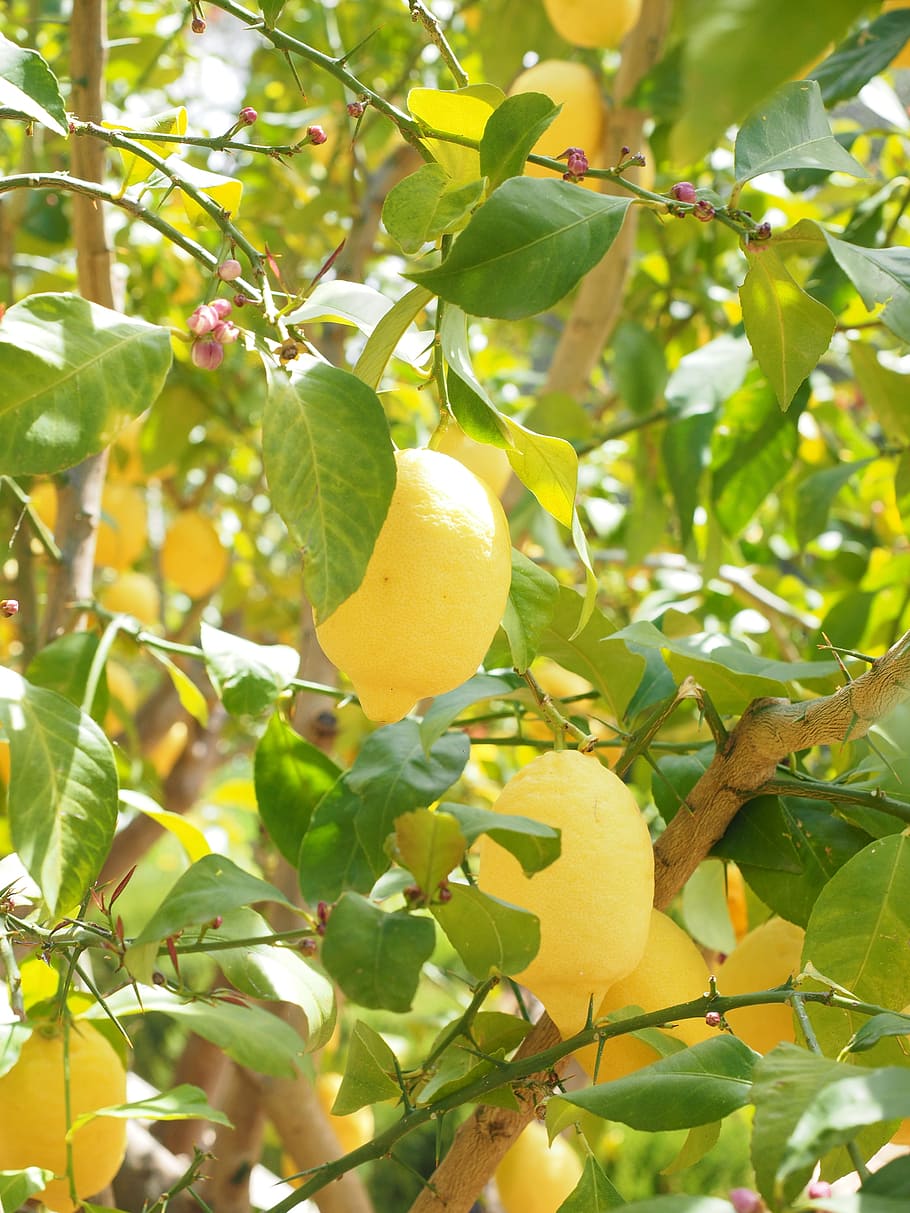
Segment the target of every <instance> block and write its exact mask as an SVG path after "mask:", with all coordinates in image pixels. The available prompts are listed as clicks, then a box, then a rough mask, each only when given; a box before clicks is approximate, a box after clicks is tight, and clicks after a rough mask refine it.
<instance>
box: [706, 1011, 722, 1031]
mask: <svg viewBox="0 0 910 1213" xmlns="http://www.w3.org/2000/svg"><path fill="white" fill-rule="evenodd" d="M705 1023H706V1024H707V1025H708V1027H709V1028H719V1027H720V1012H719V1011H708V1013H707V1015H705Z"/></svg>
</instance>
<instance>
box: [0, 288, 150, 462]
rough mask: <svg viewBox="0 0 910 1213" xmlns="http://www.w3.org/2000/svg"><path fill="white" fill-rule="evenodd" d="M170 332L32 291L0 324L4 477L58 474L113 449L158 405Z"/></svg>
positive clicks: (83, 303) (85, 303) (82, 301)
mask: <svg viewBox="0 0 910 1213" xmlns="http://www.w3.org/2000/svg"><path fill="white" fill-rule="evenodd" d="M170 365H171V339H170V333H169V332H168V330H167V329H166V328H161V327H159V326H158V325H154V324H146V322H145V321H144V320H136V319H132V318H128V317H126V316H123V315H121V314H120V313H119V312H113V311H111V310H110V309H108V308H105V307H100V306H99V305H98V304H97V303H89V302H88V300H86V299H80V298H78V297H77V296H76V295H49V294H48V295H31V296H29V298H27V299H24V300H22V302H21V303H16V304H14V305H13V306H12V307H11V308H8V309H7V311H6V314H5V315H4V317H3V323H2V325H0V375H2V378H3V398H2V400H0V473H6V474H8V475H11V476H18V475H24V474H28V473H41V472H57V471H60V470H61V469H62V468H67V467H72V466H73V465H74V464H76V463H79V462H80V461H81V460H83V459H85V458H86V457H87V456H88V455H94V454H96V453H97V452H98V451H100V450H102V449H103V448H104V447H106V446H108V445H109V444H110V443H111V442H113V440H114V439H115V438H116V436H117V434H118V433H119V432H120V431H121V430H122V429H123V428H124V427H125V426H126V425H128V424H129V422H130V421H132V420H133V418H135V417H138V416H139V414H140V413H141V412H143V411H144V410H145V409H147V408H149V406H150V405H151V404H153V403H154V401H155V399H156V397H157V396H158V393H159V392H160V391H161V388H162V386H163V385H164V380H165V377H166V376H167V373H168V370H169V369H170Z"/></svg>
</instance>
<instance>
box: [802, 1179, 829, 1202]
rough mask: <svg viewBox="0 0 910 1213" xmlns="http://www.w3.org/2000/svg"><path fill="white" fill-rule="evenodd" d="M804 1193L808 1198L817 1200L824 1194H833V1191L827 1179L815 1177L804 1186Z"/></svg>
mask: <svg viewBox="0 0 910 1213" xmlns="http://www.w3.org/2000/svg"><path fill="white" fill-rule="evenodd" d="M806 1195H807V1196H808V1197H809V1199H810V1200H819V1199H821V1198H822V1197H824V1196H833V1195H834V1193H833V1191H832V1189H831V1185H830V1184H829V1183H828V1181H827V1180H824V1179H815V1180H813V1181H812V1183H810V1184H809V1186H808V1188H806Z"/></svg>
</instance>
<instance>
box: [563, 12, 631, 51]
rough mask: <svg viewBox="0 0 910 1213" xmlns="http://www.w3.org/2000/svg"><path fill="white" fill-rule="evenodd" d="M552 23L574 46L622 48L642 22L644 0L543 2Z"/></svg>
mask: <svg viewBox="0 0 910 1213" xmlns="http://www.w3.org/2000/svg"><path fill="white" fill-rule="evenodd" d="M543 6H544V8H545V9H546V10H547V16H548V17H549V19H550V24H551V25H552V26H553V28H554V29H555V30H556V32H557V34H559V36H560V37H561V38H565V40H566V42H571V43H572V45H573V46H599V47H603V48H605V49H609V50H612V49H613V48H615V47H617V46H619V44H620V42H622V40H623V38H625V36H626V34H627V33H628V32H629V30H630V29H631V28H632V27H633V25H635V24H636V22H637V21H638V17H639V14H640V12H641V0H607V3H601V4H592V3H591V0H543Z"/></svg>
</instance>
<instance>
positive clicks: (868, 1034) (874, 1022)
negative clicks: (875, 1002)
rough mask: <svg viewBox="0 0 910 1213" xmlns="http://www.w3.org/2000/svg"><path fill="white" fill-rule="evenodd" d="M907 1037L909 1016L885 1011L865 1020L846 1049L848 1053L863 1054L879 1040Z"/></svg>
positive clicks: (909, 1030) (908, 1033) (909, 1022)
mask: <svg viewBox="0 0 910 1213" xmlns="http://www.w3.org/2000/svg"><path fill="white" fill-rule="evenodd" d="M908 1035H910V1016H908V1015H899V1014H896V1013H895V1012H894V1011H887V1012H884V1013H883V1014H881V1015H873V1016H872V1018H871V1019H867V1020H866V1022H865V1023H864V1024H863V1025H862V1026H861V1027H860V1028H859V1030H858V1031H857V1032H855V1033H854V1034H853V1036H852V1037H851V1039H850V1040H849V1041H848V1043H847V1049H848V1051H849V1052H850V1053H865V1051H866V1050H867V1049H871V1048H872V1047H873V1045H877V1044H878V1042H879V1041H880V1040H884V1039H886V1037H888V1036H908Z"/></svg>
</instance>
